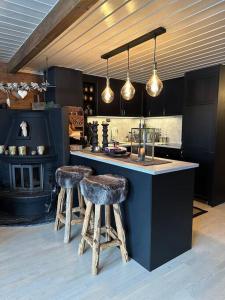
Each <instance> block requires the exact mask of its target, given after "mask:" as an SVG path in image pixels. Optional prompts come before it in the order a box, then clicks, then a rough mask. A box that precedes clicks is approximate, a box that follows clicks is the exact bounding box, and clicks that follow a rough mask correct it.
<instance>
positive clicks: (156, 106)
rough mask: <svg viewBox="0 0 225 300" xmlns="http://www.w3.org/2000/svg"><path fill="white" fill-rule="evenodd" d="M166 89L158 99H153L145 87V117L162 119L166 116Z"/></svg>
mask: <svg viewBox="0 0 225 300" xmlns="http://www.w3.org/2000/svg"><path fill="white" fill-rule="evenodd" d="M164 93H165V89H164V88H163V90H162V92H161V93H160V95H159V96H157V97H155V98H154V97H151V96H149V95H148V94H147V92H146V89H145V87H144V91H143V99H144V110H143V114H144V117H161V116H164V115H165V111H164V108H165V103H164V102H165V98H164Z"/></svg>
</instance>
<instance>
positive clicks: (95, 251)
mask: <svg viewBox="0 0 225 300" xmlns="http://www.w3.org/2000/svg"><path fill="white" fill-rule="evenodd" d="M100 232H101V205H95V224H94V238H93V246H92V274H93V275H97V273H98V264H99V251H100Z"/></svg>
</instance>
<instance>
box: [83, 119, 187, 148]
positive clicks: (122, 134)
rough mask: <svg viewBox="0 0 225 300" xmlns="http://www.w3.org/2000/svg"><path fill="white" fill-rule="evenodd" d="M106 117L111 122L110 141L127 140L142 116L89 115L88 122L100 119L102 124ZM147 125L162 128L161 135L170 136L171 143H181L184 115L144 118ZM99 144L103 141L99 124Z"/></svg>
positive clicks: (99, 121)
mask: <svg viewBox="0 0 225 300" xmlns="http://www.w3.org/2000/svg"><path fill="white" fill-rule="evenodd" d="M106 119H110V122H109V133H108V135H109V141H110V139H111V138H114V139H116V140H118V141H119V142H125V141H126V137H127V136H128V132H129V131H130V129H131V128H135V127H138V126H139V123H140V118H125V117H109V118H106V117H88V122H93V121H98V123H99V124H101V123H102V122H103V121H106ZM142 120H145V124H146V127H151V128H160V129H161V135H162V136H167V137H169V143H172V144H181V136H182V116H172V117H152V118H142ZM98 136H99V144H101V143H102V126H100V125H99V126H98Z"/></svg>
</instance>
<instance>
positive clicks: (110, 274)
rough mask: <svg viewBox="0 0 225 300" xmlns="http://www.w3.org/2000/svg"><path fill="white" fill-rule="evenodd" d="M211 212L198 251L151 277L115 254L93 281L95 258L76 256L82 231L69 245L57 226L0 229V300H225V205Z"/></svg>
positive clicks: (201, 221)
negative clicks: (92, 272)
mask: <svg viewBox="0 0 225 300" xmlns="http://www.w3.org/2000/svg"><path fill="white" fill-rule="evenodd" d="M200 206H201V207H204V205H200ZM205 207H206V206H205ZM207 209H209V213H207V214H204V215H202V216H200V217H198V218H196V219H194V234H193V249H192V250H191V251H188V252H186V253H185V254H183V255H181V256H180V257H178V258H176V259H174V260H173V261H171V262H169V263H167V264H165V265H164V266H162V267H160V268H158V269H156V270H155V271H153V272H151V273H149V272H148V271H146V270H145V269H143V268H142V267H141V266H140V265H138V264H137V263H136V262H135V261H132V260H131V261H130V262H129V263H128V264H123V263H122V261H121V258H120V253H119V251H118V250H117V249H110V250H108V251H105V252H103V253H102V255H101V260H100V265H101V266H102V267H103V270H102V272H100V274H99V275H98V276H96V277H94V276H92V275H91V274H90V272H91V252H90V251H87V252H85V254H84V256H82V257H78V256H77V246H78V242H79V236H78V234H79V230H80V227H79V226H78V227H77V226H76V227H73V235H74V239H73V241H72V242H71V243H70V244H68V245H65V244H63V230H61V231H60V232H57V233H56V232H54V231H53V224H48V225H41V226H35V227H25V228H24V227H22V228H21V227H16V228H13V227H11V228H7V227H0V300H6V299H7V300H15V299H20V300H28V299H31V300H36V299H38V300H45V299H48V300H55V299H60V300H61V299H63V300H64V299H78V300H82V299H91V300H95V299H97V300H103V299H104V300H105V299H112V300H115V299H118V300H123V299H126V300H128V299H129V300H130V299H131V300H132V299H135V300H142V299H149V300H193V299H196V300H211V299H212V300H224V299H225V205H220V206H218V207H215V208H210V207H207Z"/></svg>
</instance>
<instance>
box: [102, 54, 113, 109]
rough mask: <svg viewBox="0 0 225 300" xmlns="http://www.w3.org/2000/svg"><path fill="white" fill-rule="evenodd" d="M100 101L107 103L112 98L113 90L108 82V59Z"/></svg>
mask: <svg viewBox="0 0 225 300" xmlns="http://www.w3.org/2000/svg"><path fill="white" fill-rule="evenodd" d="M101 96H102V101H103V102H105V103H107V104H109V103H111V102H112V101H113V99H114V92H113V91H112V89H111V88H110V84H109V65H108V59H107V74H106V87H105V89H104V91H103V92H102V95H101Z"/></svg>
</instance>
